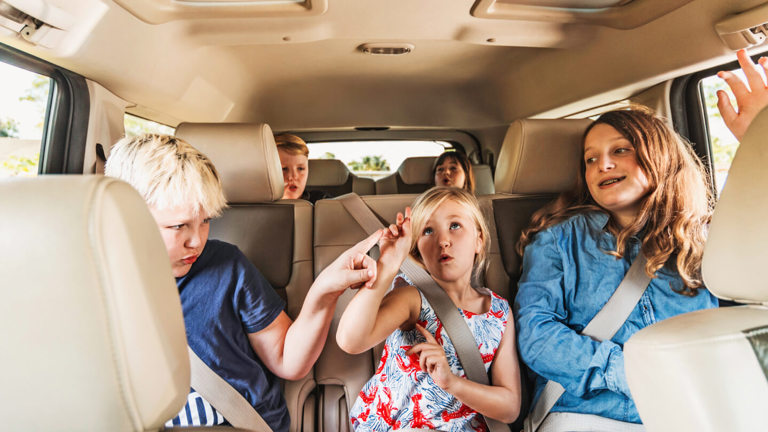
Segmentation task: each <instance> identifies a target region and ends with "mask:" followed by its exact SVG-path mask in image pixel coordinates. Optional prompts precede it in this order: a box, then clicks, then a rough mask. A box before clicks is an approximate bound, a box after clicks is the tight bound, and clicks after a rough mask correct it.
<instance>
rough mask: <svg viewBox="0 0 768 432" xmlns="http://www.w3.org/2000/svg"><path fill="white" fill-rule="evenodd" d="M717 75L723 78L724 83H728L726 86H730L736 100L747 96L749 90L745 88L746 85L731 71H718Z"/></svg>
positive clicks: (741, 99) (738, 100)
mask: <svg viewBox="0 0 768 432" xmlns="http://www.w3.org/2000/svg"><path fill="white" fill-rule="evenodd" d="M717 76H718V77H720V78H721V79H723V80H725V83H726V84H728V87H730V88H731V91H732V92H733V95H734V96H736V101H737V102H740V101H743V100H745V99H746V98H747V97H749V90H748V89H747V86H746V85H745V84H744V82H743V81H742V80H741V79H740V78H739V77H738V76H736V74H734V73H733V72H728V71H720V72H718V73H717Z"/></svg>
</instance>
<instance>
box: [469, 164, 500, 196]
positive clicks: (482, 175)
mask: <svg viewBox="0 0 768 432" xmlns="http://www.w3.org/2000/svg"><path fill="white" fill-rule="evenodd" d="M472 173H473V174H474V176H475V195H477V196H480V195H493V194H494V193H496V188H495V187H494V185H493V172H492V171H491V167H490V166H489V165H486V164H473V165H472Z"/></svg>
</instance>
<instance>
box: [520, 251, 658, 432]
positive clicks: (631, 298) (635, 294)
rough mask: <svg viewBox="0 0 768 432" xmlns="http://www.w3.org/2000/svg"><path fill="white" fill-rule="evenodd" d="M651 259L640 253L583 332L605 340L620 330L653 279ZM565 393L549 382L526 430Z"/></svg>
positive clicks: (559, 385)
mask: <svg viewBox="0 0 768 432" xmlns="http://www.w3.org/2000/svg"><path fill="white" fill-rule="evenodd" d="M647 262H648V261H647V259H646V258H645V255H643V253H642V251H641V252H640V253H638V255H637V257H635V260H634V261H632V265H631V266H630V267H629V270H628V271H627V274H625V275H624V279H622V280H621V283H620V284H619V286H618V288H616V290H615V291H614V292H613V294H612V295H611V297H610V298H609V299H608V301H607V302H606V303H605V305H604V306H603V307H602V309H600V311H598V312H597V314H596V315H595V316H594V317H593V318H592V319H591V320H590V321H589V323H588V324H587V326H586V327H584V330H582V332H581V334H583V335H586V336H589V337H591V338H592V339H595V340H597V341H604V340H610V339H611V338H612V337H613V335H615V334H616V332H617V331H619V329H620V328H621V326H622V325H624V322H625V321H626V320H627V318H629V314H631V313H632V310H633V309H634V308H635V306H636V305H637V303H638V302H639V301H640V297H642V296H643V293H644V292H645V290H646V288H648V284H649V283H650V282H651V278H650V276H648V273H646V271H645V264H646V263H647ZM563 393H565V389H564V388H563V386H562V385H561V384H560V383H557V382H555V381H547V384H546V385H545V386H544V390H542V392H541V394H540V395H539V399H538V400H537V401H536V405H534V407H533V410H532V411H531V414H530V415H529V416H528V418H527V419H525V422H526V425H525V426H526V427H525V430H526V432H529V431H530V432H534V431H536V430H537V429H538V428H539V426H541V423H542V422H544V419H545V418H546V417H547V414H549V412H550V411H551V410H552V408H553V407H554V406H555V404H556V403H557V401H558V400H559V399H560V396H562V395H563Z"/></svg>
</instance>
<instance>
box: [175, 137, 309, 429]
mask: <svg viewBox="0 0 768 432" xmlns="http://www.w3.org/2000/svg"><path fill="white" fill-rule="evenodd" d="M176 135H177V136H178V137H179V138H182V139H184V140H186V141H188V142H189V143H190V144H192V145H193V146H194V147H196V148H197V149H198V150H200V151H201V152H203V153H204V154H205V155H206V156H208V158H210V159H211V161H212V162H213V164H214V165H215V166H216V169H217V170H218V172H219V175H220V176H221V180H222V187H223V188H224V195H225V196H226V198H227V200H228V201H229V205H230V206H229V208H228V209H226V210H225V211H224V213H223V214H222V216H221V217H220V218H218V219H215V220H214V221H212V222H211V231H210V237H211V238H215V239H219V240H223V241H226V242H228V243H232V244H234V245H237V247H238V248H239V249H240V250H241V251H242V252H243V254H245V256H246V257H248V259H249V260H250V261H251V262H252V263H253V264H254V265H255V266H256V268H258V269H259V271H260V272H261V273H262V274H263V275H264V277H265V278H266V279H267V280H268V281H269V283H270V284H271V285H272V286H273V287H274V288H275V290H276V291H277V292H278V294H280V296H282V297H283V298H284V299H285V300H286V302H287V310H286V312H287V313H288V315H289V316H290V317H291V318H294V319H295V318H296V316H297V315H298V313H299V311H300V310H301V306H302V304H303V303H304V298H305V297H306V295H307V292H308V291H309V288H310V286H312V279H313V278H312V217H313V209H312V205H311V204H310V203H309V202H306V201H302V200H281V197H282V195H283V176H282V169H281V166H280V158H279V156H278V153H277V147H276V145H275V141H274V136H273V135H272V131H271V129H270V128H269V126H268V125H266V124H233V123H182V124H180V125H179V126H178V128H177V129H176ZM314 387H315V385H314V379H313V378H312V372H310V373H309V375H308V376H307V377H305V378H304V379H302V380H299V381H290V382H285V383H284V394H285V399H286V402H287V404H288V411H289V413H290V415H291V427H290V430H291V431H299V430H302V428H303V430H305V431H311V430H313V425H314V409H315V408H314V407H315V399H314V396H312V391H313V389H314Z"/></svg>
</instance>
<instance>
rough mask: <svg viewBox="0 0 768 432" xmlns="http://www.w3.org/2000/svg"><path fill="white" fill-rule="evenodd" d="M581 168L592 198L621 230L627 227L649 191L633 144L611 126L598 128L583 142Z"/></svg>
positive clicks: (599, 126)
mask: <svg viewBox="0 0 768 432" xmlns="http://www.w3.org/2000/svg"><path fill="white" fill-rule="evenodd" d="M584 165H585V166H586V170H585V172H584V178H585V180H586V183H587V187H588V188H589V193H590V195H592V198H593V199H594V200H595V202H597V204H598V205H600V207H602V208H604V209H606V210H608V212H610V213H611V215H613V216H614V218H615V219H616V221H617V222H618V223H619V224H620V225H621V226H627V225H629V224H630V223H631V222H632V221H633V220H634V219H635V217H636V216H637V214H638V213H639V212H640V206H641V203H642V199H643V197H645V196H646V195H647V194H648V191H649V190H650V185H649V182H648V177H647V176H646V175H645V172H644V171H643V169H642V168H641V167H640V164H639V163H638V161H637V151H636V150H635V148H634V146H633V145H632V143H630V142H629V140H627V139H626V138H624V136H623V135H621V134H620V133H619V131H617V130H616V129H615V128H614V127H613V126H610V125H607V124H598V125H596V126H594V127H593V128H592V129H591V130H590V131H589V133H588V134H587V136H586V138H585V139H584Z"/></svg>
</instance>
